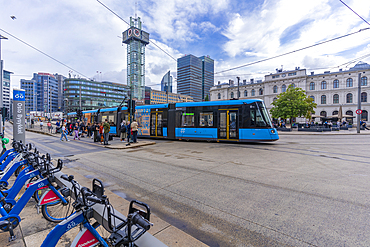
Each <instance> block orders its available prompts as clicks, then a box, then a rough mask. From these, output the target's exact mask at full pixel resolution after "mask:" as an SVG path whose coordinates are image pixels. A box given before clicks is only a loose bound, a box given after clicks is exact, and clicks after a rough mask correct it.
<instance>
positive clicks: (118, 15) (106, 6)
mask: <svg viewBox="0 0 370 247" xmlns="http://www.w3.org/2000/svg"><path fill="white" fill-rule="evenodd" d="M96 1H98V3H100V4H101V5H102V6H104V7H105V8H106V9H107V10H109V11H110V12H111V13H112V14H114V15H115V16H117V17H118V18H119V19H120V20H122V21H123V22H125V23H126V24H127V25H128V26H130V24H129V23H128V22H127V21H125V20H124V19H123V18H122V17H120V16H119V15H117V14H116V13H115V12H114V11H113V10H111V9H110V8H109V7H108V6H106V5H105V4H104V3H102V2H100V1H99V0H96ZM152 44H153V45H155V46H156V47H157V48H158V49H160V50H161V51H163V52H164V53H165V54H166V55H167V56H169V57H170V58H172V59H173V60H175V61H177V59H176V58H174V57H173V56H171V55H170V54H169V53H168V52H166V51H165V50H163V49H162V48H161V47H159V46H158V45H157V44H156V43H154V42H153V40H152Z"/></svg>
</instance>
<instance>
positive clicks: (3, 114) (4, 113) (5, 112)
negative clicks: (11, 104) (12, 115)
mask: <svg viewBox="0 0 370 247" xmlns="http://www.w3.org/2000/svg"><path fill="white" fill-rule="evenodd" d="M1 115H2V116H3V119H5V118H7V117H9V111H8V108H6V107H3V108H1Z"/></svg>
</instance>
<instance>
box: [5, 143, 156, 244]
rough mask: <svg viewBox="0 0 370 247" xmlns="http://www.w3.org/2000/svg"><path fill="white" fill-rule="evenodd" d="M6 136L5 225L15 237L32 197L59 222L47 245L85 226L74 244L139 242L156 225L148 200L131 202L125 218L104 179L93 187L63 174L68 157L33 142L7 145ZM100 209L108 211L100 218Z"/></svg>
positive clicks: (104, 211) (41, 208)
mask: <svg viewBox="0 0 370 247" xmlns="http://www.w3.org/2000/svg"><path fill="white" fill-rule="evenodd" d="M0 138H1V139H2V145H3V150H2V152H1V157H0V214H1V217H0V230H1V231H3V232H9V234H10V237H9V241H13V240H15V239H16V236H15V234H14V229H15V228H16V227H17V226H18V225H19V223H20V222H21V217H20V216H19V215H20V213H21V212H22V210H23V209H24V208H25V206H26V204H27V203H28V202H29V201H30V200H31V199H32V198H34V199H35V200H36V202H37V205H36V208H37V213H39V212H40V210H41V213H42V215H43V217H44V218H45V219H46V220H48V221H50V222H54V223H58V224H57V225H56V226H55V227H54V228H53V229H52V230H51V231H50V233H49V234H48V235H47V237H46V238H45V240H44V241H43V243H42V245H41V247H53V246H56V245H57V244H58V242H59V240H60V239H61V237H62V236H63V235H64V234H65V233H67V232H68V231H70V230H71V229H73V228H76V227H79V229H80V230H79V232H78V234H77V235H76V237H75V238H74V240H73V242H72V244H71V246H72V247H75V246H119V247H133V246H136V245H135V242H136V241H137V240H138V239H139V238H140V237H141V236H143V234H144V233H145V232H146V231H148V230H149V229H150V227H151V226H152V225H153V224H152V223H151V222H150V208H149V206H148V205H147V204H145V203H143V202H140V201H137V200H133V201H131V202H130V206H129V211H128V215H127V217H124V216H122V215H121V214H119V213H116V212H115V210H114V208H113V206H112V205H111V204H110V202H109V199H108V198H107V196H106V195H104V186H103V183H102V182H101V181H100V180H99V179H94V180H93V181H92V186H91V189H90V188H87V187H83V186H81V185H80V184H79V183H78V182H77V181H76V180H75V179H74V176H73V175H66V174H63V173H60V171H61V169H62V167H63V162H62V160H60V159H59V160H57V161H54V160H52V158H51V157H50V155H49V154H45V155H41V154H40V153H39V151H38V150H37V149H36V148H35V147H34V146H33V145H32V144H28V145H25V144H23V143H22V142H18V141H13V142H12V144H11V146H12V148H11V149H8V150H7V149H6V144H8V143H9V139H7V138H3V137H0ZM56 177H57V179H56ZM62 180H63V182H61V181H62ZM19 194H21V196H20V197H19V196H18V195H19ZM97 208H98V209H99V212H100V213H102V215H100V217H97V213H96V212H97ZM97 218H99V219H97Z"/></svg>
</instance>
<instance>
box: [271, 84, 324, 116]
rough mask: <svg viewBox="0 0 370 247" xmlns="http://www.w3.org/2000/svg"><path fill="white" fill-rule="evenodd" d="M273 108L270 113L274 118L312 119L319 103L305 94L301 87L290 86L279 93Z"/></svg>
mask: <svg viewBox="0 0 370 247" xmlns="http://www.w3.org/2000/svg"><path fill="white" fill-rule="evenodd" d="M272 105H273V108H272V109H271V110H270V113H271V115H272V117H273V118H282V119H287V118H289V119H292V118H295V117H305V118H308V119H310V118H311V114H312V113H313V112H314V108H316V106H317V104H316V103H314V102H313V99H312V98H310V97H308V96H307V95H306V94H305V91H304V90H303V89H301V88H294V87H293V86H292V85H290V86H289V87H288V89H287V90H286V92H284V93H281V94H279V95H278V97H277V99H276V100H275V101H274V102H272Z"/></svg>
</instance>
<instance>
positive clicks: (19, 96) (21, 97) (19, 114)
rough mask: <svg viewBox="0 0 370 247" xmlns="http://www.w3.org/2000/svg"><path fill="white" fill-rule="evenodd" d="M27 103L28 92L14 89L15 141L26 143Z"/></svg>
mask: <svg viewBox="0 0 370 247" xmlns="http://www.w3.org/2000/svg"><path fill="white" fill-rule="evenodd" d="M25 101H26V91H25V90H23V89H13V139H14V140H15V141H22V142H23V143H25V138H26V136H25V131H26V126H25V117H26V114H25Z"/></svg>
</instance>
